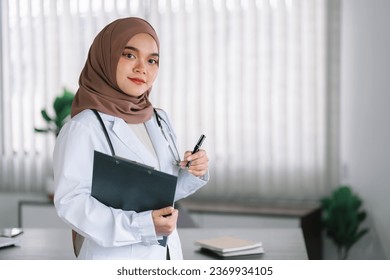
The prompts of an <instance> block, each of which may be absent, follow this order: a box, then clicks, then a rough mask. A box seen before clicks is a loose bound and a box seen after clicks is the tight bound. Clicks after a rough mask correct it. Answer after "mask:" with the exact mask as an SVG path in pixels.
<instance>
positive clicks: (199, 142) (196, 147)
mask: <svg viewBox="0 0 390 280" xmlns="http://www.w3.org/2000/svg"><path fill="white" fill-rule="evenodd" d="M205 138H206V136H205V135H204V134H202V135H201V136H200V137H199V140H198V142H197V143H196V145H195V147H194V150H193V151H192V154H195V153H196V152H198V151H199V148H200V146H202V143H203V140H204V139H205ZM190 165H191V161H189V162H187V164H186V167H187V168H188V167H190Z"/></svg>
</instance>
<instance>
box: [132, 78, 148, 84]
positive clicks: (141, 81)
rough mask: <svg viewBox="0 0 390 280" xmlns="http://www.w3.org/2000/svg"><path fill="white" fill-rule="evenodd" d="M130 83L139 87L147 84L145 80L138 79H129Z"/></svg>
mask: <svg viewBox="0 0 390 280" xmlns="http://www.w3.org/2000/svg"><path fill="white" fill-rule="evenodd" d="M129 80H130V81H132V82H133V83H135V84H137V85H142V84H144V83H145V81H144V80H142V79H138V78H129Z"/></svg>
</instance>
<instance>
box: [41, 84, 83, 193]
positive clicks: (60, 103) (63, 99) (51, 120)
mask: <svg viewBox="0 0 390 280" xmlns="http://www.w3.org/2000/svg"><path fill="white" fill-rule="evenodd" d="M74 96H75V95H74V93H72V92H70V91H69V90H67V89H66V88H64V89H63V93H62V95H60V96H57V97H56V98H55V99H54V102H53V109H54V113H55V115H54V116H49V114H48V113H47V111H46V109H42V110H41V115H42V117H43V119H44V120H45V121H46V123H47V127H46V128H36V127H35V128H34V130H35V132H39V133H49V132H52V133H54V135H55V136H56V137H57V136H58V134H59V133H60V130H61V128H62V126H63V125H64V124H65V123H66V121H67V120H68V118H69V116H70V111H71V108H72V102H73V99H74ZM53 181H54V178H53V174H51V175H49V176H48V177H47V178H46V180H45V188H46V191H47V192H48V196H49V199H50V200H52V199H53V193H54V182H53Z"/></svg>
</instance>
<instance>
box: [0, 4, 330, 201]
mask: <svg viewBox="0 0 390 280" xmlns="http://www.w3.org/2000/svg"><path fill="white" fill-rule="evenodd" d="M2 3H3V6H2V23H3V26H2V34H3V35H2V44H3V48H2V55H3V77H2V78H3V89H2V90H3V91H2V99H1V100H2V103H1V104H0V105H1V113H0V115H1V120H2V131H1V133H2V134H1V140H0V141H1V142H0V143H1V145H2V147H1V152H2V159H1V163H0V172H1V173H0V174H1V179H0V188H1V189H3V190H35V191H40V190H42V188H43V185H44V184H43V182H44V178H45V176H46V175H47V174H50V165H51V164H50V161H51V152H52V149H53V145H54V142H55V139H54V136H52V135H41V134H36V133H34V130H33V128H34V127H35V126H43V125H44V123H43V121H42V119H41V117H40V110H41V109H42V108H43V107H50V106H51V104H52V101H53V99H54V97H55V96H56V95H58V94H59V93H60V92H61V91H62V88H63V87H67V88H69V89H71V90H74V91H76V90H77V82H78V76H79V74H80V71H81V69H82V67H83V65H84V62H85V59H86V55H87V52H88V48H89V46H90V44H91V42H92V40H93V38H94V36H95V35H96V34H97V32H98V31H100V29H101V28H102V27H103V26H104V25H106V24H107V23H108V22H111V21H112V20H114V19H116V18H119V17H126V16H139V17H143V18H145V19H147V20H149V21H150V22H151V23H152V25H153V26H154V27H155V28H156V31H157V33H158V34H159V37H160V40H161V60H160V61H161V66H160V73H159V77H158V79H157V82H156V84H155V86H154V87H153V91H152V96H151V99H152V103H153V104H154V105H155V106H156V107H161V108H164V109H165V110H166V111H167V112H168V113H169V115H170V117H171V119H172V122H173V123H174V126H175V129H176V134H177V135H178V137H179V146H180V148H181V150H182V151H183V152H184V150H186V149H188V150H190V149H192V147H193V145H194V143H195V141H196V140H197V139H198V138H199V135H200V134H201V133H204V134H206V136H207V138H206V141H205V143H204V147H205V148H207V151H208V154H209V157H210V165H211V166H210V172H211V181H210V183H209V185H208V186H207V187H206V188H204V189H203V190H201V191H200V192H199V193H198V194H197V195H198V196H199V197H219V198H229V197H241V198H243V199H245V198H254V199H260V198H262V199H275V198H278V199H293V200H302V199H307V200H310V199H317V198H318V197H319V196H321V195H322V194H324V193H325V192H326V190H327V189H328V188H329V187H331V186H332V185H333V184H334V182H335V180H336V179H337V178H336V177H337V168H335V166H337V145H335V143H337V133H335V132H337V128H336V126H335V125H334V124H335V123H337V120H336V121H335V119H336V118H337V106H336V107H334V106H333V104H334V100H335V94H336V91H335V90H333V89H332V88H331V87H329V86H328V82H329V75H328V71H329V70H328V69H329V67H330V66H329V60H328V59H327V58H328V52H327V46H328V44H329V42H328V39H329V38H328V36H327V34H328V28H329V26H330V25H329V23H328V13H327V12H328V7H327V1H326V0H316V1H312V0H302V1H293V0H226V1H225V0H212V1H210V0H185V1H179V0H161V1H155V0H146V1H140V0H112V1H103V0H89V1H85V0H56V1H53V0H6V1H2ZM334 112H336V113H334Z"/></svg>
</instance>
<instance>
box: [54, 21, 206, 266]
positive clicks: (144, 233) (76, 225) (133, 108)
mask: <svg viewBox="0 0 390 280" xmlns="http://www.w3.org/2000/svg"><path fill="white" fill-rule="evenodd" d="M158 69H159V40H158V37H157V34H156V32H155V31H154V29H153V27H152V26H151V25H150V24H149V23H147V22H146V21H144V20H143V19H139V18H124V19H119V20H116V21H114V22H112V23H110V24H109V25H107V26H106V27H105V28H104V29H103V30H102V31H101V32H100V33H99V34H98V35H97V36H96V38H95V40H94V42H93V43H92V45H91V48H90V51H89V54H88V58H87V61H86V64H85V66H84V69H83V70H82V72H81V75H80V80H79V89H78V91H77V94H76V96H75V99H74V101H73V105H72V113H71V116H72V119H71V120H70V121H69V122H68V123H67V124H66V125H65V126H64V127H63V129H62V130H61V132H60V134H59V136H58V138H57V142H56V146H55V150H54V178H55V187H56V189H55V196H54V203H55V206H56V209H57V212H58V215H59V216H60V217H61V218H62V219H63V220H64V221H65V222H66V223H67V224H69V225H70V226H71V227H72V229H73V230H74V232H75V233H76V232H77V234H76V235H75V236H77V238H76V239H74V245H76V247H75V249H76V250H75V252H76V254H77V255H78V257H79V258H82V259H166V258H170V259H182V257H183V256H182V251H181V245H180V240H179V236H178V234H177V231H176V222H177V217H178V211H177V210H176V209H174V208H173V207H167V208H163V209H151V210H150V211H145V212H140V213H136V212H134V211H124V210H120V209H114V208H110V207H107V206H105V205H104V204H102V203H100V202H99V201H97V200H96V199H95V198H93V197H91V181H92V170H93V155H94V150H96V151H100V152H103V153H106V154H111V151H110V148H109V145H108V143H107V139H106V137H105V135H104V133H103V129H102V126H101V124H100V123H99V120H98V118H97V117H99V116H100V117H101V118H102V120H103V124H104V126H105V128H106V129H107V131H108V135H109V138H110V140H111V142H112V145H113V148H114V150H115V153H116V155H118V156H120V157H123V158H128V159H131V160H134V161H137V162H140V163H143V164H146V165H149V166H153V167H154V168H156V169H158V170H160V171H163V172H166V173H169V174H173V175H176V176H178V182H177V187H176V193H175V201H177V200H179V199H181V198H184V197H186V196H188V195H190V194H192V193H194V192H195V191H197V190H198V189H199V188H201V187H202V186H204V185H205V184H206V182H207V181H208V157H207V154H206V152H205V151H204V150H200V151H199V152H197V153H194V154H191V152H190V151H187V152H185V154H184V160H182V161H181V160H180V156H179V153H178V150H177V148H176V140H175V136H174V134H173V132H172V131H173V130H172V127H171V125H170V122H169V120H168V117H167V115H166V113H165V112H164V111H162V110H160V109H158V110H156V109H154V108H153V106H152V104H151V103H150V101H149V99H148V97H149V94H150V92H151V88H152V85H153V82H154V80H155V78H156V76H157V73H158ZM93 109H95V110H96V111H97V112H98V115H95V113H94V112H93V111H92V110H93ZM189 161H190V162H191V164H190V165H189V167H186V165H187V162H189ZM161 235H165V236H166V235H168V243H167V247H163V246H160V245H159V243H158V236H161ZM80 236H82V238H80ZM79 240H81V241H82V242H78V241H79ZM80 243H81V244H80ZM78 246H79V247H81V249H80V251H79V252H78V249H79V248H78Z"/></svg>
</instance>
